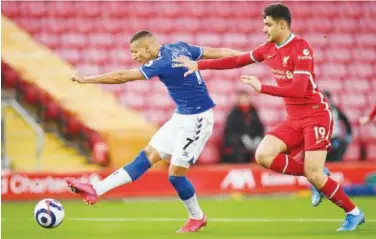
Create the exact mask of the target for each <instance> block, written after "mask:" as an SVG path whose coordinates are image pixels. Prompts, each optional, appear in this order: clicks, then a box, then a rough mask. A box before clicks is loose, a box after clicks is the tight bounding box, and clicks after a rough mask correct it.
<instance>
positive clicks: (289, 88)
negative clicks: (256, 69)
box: [241, 74, 309, 98]
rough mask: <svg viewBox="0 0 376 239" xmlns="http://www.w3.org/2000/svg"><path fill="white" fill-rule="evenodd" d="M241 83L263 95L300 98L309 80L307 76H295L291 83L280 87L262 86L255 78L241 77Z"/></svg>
mask: <svg viewBox="0 0 376 239" xmlns="http://www.w3.org/2000/svg"><path fill="white" fill-rule="evenodd" d="M241 81H242V82H243V83H245V84H248V85H250V86H252V88H253V89H254V90H256V91H257V92H260V93H263V94H267V95H273V96H279V97H289V98H302V97H304V96H305V94H306V92H307V88H308V82H309V78H308V75H304V74H295V75H294V78H293V81H292V83H291V84H289V85H286V86H282V87H277V86H271V85H263V84H261V82H260V81H259V79H258V78H257V77H255V76H248V75H243V76H242V77H241Z"/></svg>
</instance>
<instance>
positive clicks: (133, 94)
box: [2, 2, 376, 163]
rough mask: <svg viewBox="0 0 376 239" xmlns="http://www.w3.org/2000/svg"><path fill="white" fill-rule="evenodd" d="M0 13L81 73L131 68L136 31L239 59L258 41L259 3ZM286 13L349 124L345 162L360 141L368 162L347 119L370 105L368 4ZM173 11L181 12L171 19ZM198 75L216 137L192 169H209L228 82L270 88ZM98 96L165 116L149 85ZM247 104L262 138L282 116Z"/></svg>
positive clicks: (78, 6)
mask: <svg viewBox="0 0 376 239" xmlns="http://www.w3.org/2000/svg"><path fill="white" fill-rule="evenodd" d="M229 4H231V7H230V6H229ZM2 5H3V6H2V14H4V15H5V16H7V17H8V18H10V19H11V20H13V21H14V22H15V23H16V24H18V25H19V26H20V27H22V28H23V29H25V30H26V31H27V32H29V33H30V34H31V36H32V37H33V38H34V39H35V40H37V41H39V42H40V43H41V44H44V45H45V46H47V47H49V48H50V49H52V50H54V51H55V52H56V53H57V54H58V55H59V56H60V57H62V58H63V59H65V60H66V61H68V62H69V63H71V64H72V65H73V66H74V67H76V68H77V69H78V70H80V71H81V72H82V73H84V74H97V73H103V72H107V71H112V70H117V69H121V68H128V67H132V66H137V64H136V63H135V62H132V60H131V53H130V52H129V51H128V41H129V39H130V36H131V35H132V34H133V33H135V32H136V31H138V30H140V29H150V30H152V31H153V32H155V33H156V34H157V36H158V37H159V38H160V39H161V41H162V42H166V43H167V42H170V41H179V40H182V41H187V42H190V43H193V44H198V45H207V46H214V47H216V46H227V47H232V48H236V49H240V50H244V51H246V50H250V49H252V48H253V47H255V46H257V45H259V44H261V43H263V41H264V40H265V36H264V35H263V33H262V18H261V14H260V11H261V9H263V7H264V6H265V5H266V3H263V2H231V3H228V2H180V3H177V2H160V3H156V2H95V4H94V3H92V2H43V3H41V2H40V3H31V2H3V4H2ZM178 5H179V6H178ZM328 5H330V7H328ZM288 6H289V7H290V8H291V10H292V15H293V22H292V30H293V32H294V33H296V34H297V35H301V36H303V37H304V38H305V39H306V40H307V41H308V42H309V43H310V44H311V46H312V48H313V50H314V55H315V58H316V73H317V79H318V80H317V81H318V85H319V88H320V89H327V90H330V91H332V93H333V94H334V96H333V98H334V100H335V101H336V103H337V105H339V106H340V107H342V108H343V109H345V111H346V112H347V113H348V115H349V117H350V120H351V123H352V124H353V125H354V131H355V138H354V141H353V142H352V145H351V146H350V148H349V150H348V152H347V155H346V157H345V160H357V159H358V158H359V150H360V145H361V144H362V142H366V143H367V147H368V148H369V149H371V152H373V153H372V154H374V152H375V150H372V149H375V147H376V142H375V140H376V126H375V125H374V124H370V125H367V126H365V127H360V126H359V125H358V124H357V119H358V117H359V116H360V115H361V114H363V112H366V111H367V110H368V109H370V108H371V105H372V104H375V103H376V94H375V92H376V83H375V81H376V79H375V75H376V68H375V64H376V57H375V56H376V53H375V52H376V41H375V39H376V27H375V24H373V21H374V19H375V18H374V16H375V15H376V2H373V3H367V4H365V2H321V3H320V2H318V3H315V4H312V3H311V2H289V3H288ZM181 7H183V8H184V9H185V11H183V12H181V11H180V10H179V9H180V8H181ZM208 9H210V11H207V10H208ZM307 18H309V19H310V20H309V21H307ZM360 20H362V24H360ZM366 22H368V23H370V24H366ZM202 73H203V76H204V78H205V79H206V81H207V85H208V87H209V90H210V92H211V94H212V95H213V98H214V100H215V101H216V103H217V105H218V106H217V108H216V109H215V117H216V126H215V127H216V130H215V132H214V135H213V137H212V139H211V140H210V142H209V144H208V145H207V146H206V148H205V150H204V152H203V155H202V157H201V158H200V162H201V163H215V162H218V160H219V157H218V153H217V151H218V150H217V149H218V147H219V145H220V137H221V130H222V127H223V123H224V119H225V116H226V113H227V112H228V111H229V107H231V105H232V102H233V100H234V94H235V92H236V90H237V89H239V88H242V87H244V86H242V85H241V84H240V83H239V81H238V79H239V76H240V75H241V74H244V73H252V74H256V75H258V76H259V77H260V78H261V79H263V80H264V81H266V82H272V81H271V75H270V73H269V70H268V69H267V66H266V65H262V64H260V65H251V66H247V67H245V68H242V69H238V70H231V71H222V72H216V71H205V72H202ZM69 87H71V85H70V86H69ZM101 87H102V89H103V90H105V91H106V92H111V93H113V94H114V95H115V96H116V97H117V99H118V100H119V102H120V103H121V104H123V105H125V106H128V107H130V108H133V109H134V110H136V111H138V112H140V113H141V114H142V115H143V116H144V118H146V119H148V120H150V121H151V122H153V123H155V124H157V125H161V124H162V123H164V122H165V121H166V120H167V119H168V117H169V116H170V115H171V114H169V113H166V112H173V110H174V106H173V103H172V101H171V100H170V99H169V98H168V96H167V94H166V92H165V90H164V89H163V86H162V84H161V83H160V82H159V81H157V80H153V81H151V82H132V83H130V84H124V85H103V86H101ZM77 91H79V90H78V88H77ZM252 98H253V102H257V106H258V108H259V111H260V112H259V113H260V116H261V119H262V120H263V122H264V123H265V124H266V129H270V127H272V126H273V125H274V124H275V123H276V122H278V121H279V120H281V119H282V118H283V117H284V116H285V113H284V110H283V108H282V101H281V100H280V99H278V98H272V97H269V96H264V95H256V94H253V95H252ZM86 122H88V121H86ZM128 122H129V121H128ZM370 155H371V154H370ZM373 156H375V155H373ZM375 158H376V157H375Z"/></svg>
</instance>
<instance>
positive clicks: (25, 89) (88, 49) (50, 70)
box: [1, 1, 376, 200]
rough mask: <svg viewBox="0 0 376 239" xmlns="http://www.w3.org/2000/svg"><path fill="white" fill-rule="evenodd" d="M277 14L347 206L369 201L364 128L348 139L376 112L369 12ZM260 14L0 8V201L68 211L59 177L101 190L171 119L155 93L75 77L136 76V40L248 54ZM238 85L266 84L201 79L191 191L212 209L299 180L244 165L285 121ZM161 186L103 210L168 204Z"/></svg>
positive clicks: (145, 7)
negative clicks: (324, 125) (318, 112)
mask: <svg viewBox="0 0 376 239" xmlns="http://www.w3.org/2000/svg"><path fill="white" fill-rule="evenodd" d="M286 3H287V5H288V7H290V9H291V12H292V16H293V18H292V31H293V32H294V33H295V34H296V35H299V36H301V37H303V38H305V39H306V40H307V41H308V42H309V43H310V44H311V47H312V48H313V50H314V57H315V63H316V65H315V71H316V75H317V84H318V86H319V89H320V90H321V91H322V92H324V91H325V96H326V97H327V98H328V99H329V100H330V103H331V104H332V106H334V107H333V110H335V114H334V115H335V133H334V134H333V139H332V140H333V142H332V143H333V148H334V149H333V152H332V154H329V156H328V167H329V168H330V169H331V170H332V171H333V175H334V177H336V178H337V179H338V180H340V181H341V182H342V183H344V184H346V185H347V186H348V188H347V190H348V191H349V192H352V191H351V190H355V191H356V190H358V191H356V192H355V191H354V192H353V193H354V194H367V193H369V194H371V193H375V189H374V183H375V175H374V174H372V172H373V173H375V172H376V124H375V122H370V123H368V124H366V125H359V123H358V120H359V118H360V117H361V116H362V115H368V114H369V113H370V111H371V110H372V108H373V106H374V105H375V104H376V93H375V92H376V40H375V39H376V25H375V24H374V23H375V22H376V3H375V2H330V1H329V2H301V1H299V2H286ZM267 5H268V3H267V2H206V1H202V2H185V1H181V2H174V1H169V2H148V1H143V2H111V1H110V2H95V1H90V2H71V1H54V2H43V1H36V2H33V1H27V2H22V1H17V2H4V1H3V2H2V9H1V13H2V46H1V47H2V53H1V56H2V61H1V84H2V114H1V123H2V124H1V125H2V132H1V133H2V135H1V136H2V160H1V162H2V195H3V200H18V199H20V200H23V199H33V198H34V199H36V198H41V197H47V196H51V197H57V198H77V197H76V196H75V195H72V194H69V192H68V190H67V188H66V187H65V184H64V181H63V179H64V177H65V176H68V175H69V176H75V177H81V178H82V180H99V179H100V178H103V177H104V176H106V175H107V174H108V173H109V172H110V171H111V170H113V169H116V168H118V167H120V166H122V165H123V164H126V163H127V162H129V161H130V160H132V159H133V158H134V157H135V156H136V155H137V154H138V152H139V151H140V150H141V149H142V148H143V147H144V146H145V145H146V144H147V143H148V141H149V139H150V137H151V136H152V135H153V133H154V132H155V131H156V130H157V129H158V128H159V127H160V126H161V125H162V124H163V123H164V122H166V121H167V120H168V119H169V118H170V116H171V115H172V113H173V111H174V105H173V102H172V100H171V99H170V97H169V95H168V93H167V91H166V89H165V88H164V86H163V85H162V83H161V82H159V80H158V79H153V80H152V81H147V82H146V81H145V82H131V83H128V84H121V85H79V84H74V83H72V82H70V75H71V73H72V71H73V70H74V69H77V70H79V71H80V72H81V73H83V74H85V75H91V74H99V73H105V72H108V71H114V70H119V69H127V68H130V67H136V66H137V63H136V62H133V61H132V59H131V53H130V51H129V45H128V44H129V40H130V37H131V36H132V35H133V34H134V33H135V32H136V31H139V30H141V29H148V30H150V31H152V32H154V33H155V34H156V36H157V38H158V39H159V40H160V41H161V42H162V43H169V42H175V41H186V42H188V43H191V44H196V45H202V46H210V47H230V48H234V49H239V50H243V51H250V50H251V49H253V48H254V47H256V46H258V45H260V44H262V43H263V42H264V41H265V36H264V34H263V33H262V28H263V22H262V17H261V14H262V10H263V8H264V7H265V6H267ZM244 73H247V74H254V75H256V76H259V77H260V79H261V80H262V81H263V82H266V83H268V84H275V83H274V82H273V80H272V78H271V74H270V71H269V69H268V67H267V66H266V65H264V64H254V65H250V66H247V67H244V68H241V69H236V70H227V71H203V72H202V75H203V77H204V79H205V80H206V84H207V86H208V88H209V91H210V93H211V95H212V97H213V98H214V100H215V102H216V104H217V107H216V108H215V120H216V122H215V130H214V133H213V136H212V137H211V139H210V140H209V142H208V143H207V145H206V147H205V149H204V151H203V153H202V155H201V156H200V158H199V159H198V162H197V165H194V166H193V168H192V172H191V176H190V177H191V178H192V181H193V182H194V184H195V185H196V187H197V191H198V192H199V193H200V194H204V195H218V194H228V193H233V192H242V193H247V194H252V193H275V192H299V191H301V190H305V189H306V188H307V183H306V181H305V180H301V179H295V178H293V177H290V176H283V175H278V174H274V173H272V172H269V171H266V170H264V169H262V168H261V167H259V166H257V165H255V163H254V159H253V154H254V150H255V148H256V147H257V145H258V143H259V142H260V140H261V138H262V137H263V136H264V134H265V133H266V132H267V131H268V130H270V129H271V128H272V127H273V126H274V125H276V124H277V123H278V122H280V121H282V120H283V119H284V118H285V116H286V114H285V111H284V107H283V102H282V100H281V99H280V98H277V97H270V96H265V95H261V94H255V93H253V92H252V91H250V90H249V89H248V88H246V87H244V86H243V85H242V84H241V83H240V82H239V76H240V75H241V74H244ZM250 116H251V117H250ZM166 175H167V172H166V165H165V164H159V165H157V167H155V168H153V169H152V170H151V172H150V173H149V174H148V175H146V176H145V178H144V179H142V180H140V181H137V182H136V183H135V184H131V185H127V186H125V187H121V188H119V190H114V191H112V192H111V193H109V194H108V198H113V197H115V198H116V197H127V196H165V195H174V192H173V190H172V188H171V187H170V186H169V185H168V181H167V176H166ZM207 178H210V180H208V179H207ZM155 182H157V183H155ZM155 185H158V186H155ZM365 185H373V186H372V187H369V188H368V187H366V188H365ZM358 186H361V189H359V188H357V187H358ZM362 190H363V191H362Z"/></svg>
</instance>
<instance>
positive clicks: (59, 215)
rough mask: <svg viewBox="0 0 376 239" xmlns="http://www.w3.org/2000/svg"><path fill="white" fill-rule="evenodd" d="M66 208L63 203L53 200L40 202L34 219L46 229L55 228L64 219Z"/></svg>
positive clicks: (47, 199) (48, 199)
mask: <svg viewBox="0 0 376 239" xmlns="http://www.w3.org/2000/svg"><path fill="white" fill-rule="evenodd" d="M64 215H65V212H64V208H63V205H61V203H60V202H59V201H57V200H55V199H52V198H45V199H43V200H41V201H39V202H38V204H37V205H36V206H35V209H34V218H35V220H36V221H37V223H38V224H39V225H40V226H41V227H44V228H55V227H57V226H59V225H60V224H61V223H62V222H63V219H64Z"/></svg>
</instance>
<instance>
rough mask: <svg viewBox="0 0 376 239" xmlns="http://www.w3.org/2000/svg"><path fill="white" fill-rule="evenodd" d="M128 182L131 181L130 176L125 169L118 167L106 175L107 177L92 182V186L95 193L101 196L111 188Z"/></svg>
mask: <svg viewBox="0 0 376 239" xmlns="http://www.w3.org/2000/svg"><path fill="white" fill-rule="evenodd" d="M130 182H132V178H131V177H130V176H129V174H128V173H127V171H125V170H124V169H123V168H119V169H118V170H116V171H115V172H113V173H111V174H110V175H108V176H107V178H105V179H103V180H102V181H100V182H98V183H95V184H93V188H94V190H95V192H96V193H97V195H99V196H101V195H103V194H104V193H106V192H108V191H110V190H111V189H113V188H116V187H119V186H120V185H123V184H127V183H130Z"/></svg>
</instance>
